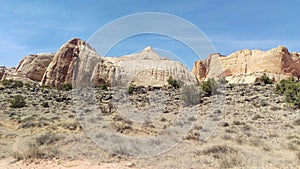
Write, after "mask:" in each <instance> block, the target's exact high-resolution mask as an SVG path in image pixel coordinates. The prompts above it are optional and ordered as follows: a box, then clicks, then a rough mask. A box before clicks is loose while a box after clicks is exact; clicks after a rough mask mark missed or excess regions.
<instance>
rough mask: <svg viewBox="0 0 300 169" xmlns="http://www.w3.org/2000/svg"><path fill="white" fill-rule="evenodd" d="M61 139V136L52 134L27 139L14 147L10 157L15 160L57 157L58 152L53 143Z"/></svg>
mask: <svg viewBox="0 0 300 169" xmlns="http://www.w3.org/2000/svg"><path fill="white" fill-rule="evenodd" d="M61 139H62V136H59V135H56V134H53V133H44V134H41V135H38V136H36V137H34V138H27V139H25V140H22V142H20V143H18V144H17V145H16V150H14V151H13V154H12V155H13V157H14V158H15V159H17V160H23V159H36V158H53V157H57V156H58V155H59V154H60V152H59V149H58V148H57V147H56V146H55V143H56V142H58V141H59V140H61Z"/></svg>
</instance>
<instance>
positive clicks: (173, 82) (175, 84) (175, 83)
mask: <svg viewBox="0 0 300 169" xmlns="http://www.w3.org/2000/svg"><path fill="white" fill-rule="evenodd" d="M167 82H168V84H169V85H170V86H172V87H173V88H175V89H178V88H180V87H181V86H183V82H182V81H181V80H176V79H173V77H172V76H170V77H169V79H168V80H167Z"/></svg>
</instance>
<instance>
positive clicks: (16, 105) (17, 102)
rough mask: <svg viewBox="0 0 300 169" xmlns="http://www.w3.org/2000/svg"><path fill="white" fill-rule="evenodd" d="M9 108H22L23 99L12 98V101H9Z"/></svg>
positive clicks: (24, 103) (21, 97)
mask: <svg viewBox="0 0 300 169" xmlns="http://www.w3.org/2000/svg"><path fill="white" fill-rule="evenodd" d="M9 102H10V107H11V108H22V107H25V106H26V102H25V98H24V97H23V96H21V95H16V96H13V99H11V100H9Z"/></svg>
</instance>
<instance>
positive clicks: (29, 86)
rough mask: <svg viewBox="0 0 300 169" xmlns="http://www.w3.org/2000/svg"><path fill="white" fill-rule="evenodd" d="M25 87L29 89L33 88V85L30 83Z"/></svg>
mask: <svg viewBox="0 0 300 169" xmlns="http://www.w3.org/2000/svg"><path fill="white" fill-rule="evenodd" d="M24 85H25V87H26V88H27V89H30V88H32V85H31V84H30V83H25V84H24Z"/></svg>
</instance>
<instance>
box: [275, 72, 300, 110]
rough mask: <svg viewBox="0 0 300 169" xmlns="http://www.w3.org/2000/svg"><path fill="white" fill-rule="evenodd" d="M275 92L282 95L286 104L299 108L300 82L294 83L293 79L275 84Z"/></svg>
mask: <svg viewBox="0 0 300 169" xmlns="http://www.w3.org/2000/svg"><path fill="white" fill-rule="evenodd" d="M275 91H276V93H278V94H281V95H284V96H285V99H286V101H287V102H288V103H291V104H292V105H294V106H296V107H298V108H300V82H296V81H295V80H294V78H289V79H287V80H281V81H280V82H279V83H277V84H276V88H275Z"/></svg>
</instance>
